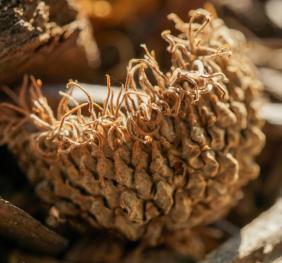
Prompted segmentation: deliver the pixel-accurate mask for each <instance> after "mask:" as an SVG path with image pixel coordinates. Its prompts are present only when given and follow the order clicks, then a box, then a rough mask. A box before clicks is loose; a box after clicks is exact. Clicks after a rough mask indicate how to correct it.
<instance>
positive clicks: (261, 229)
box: [201, 198, 282, 263]
mask: <svg viewBox="0 0 282 263" xmlns="http://www.w3.org/2000/svg"><path fill="white" fill-rule="evenodd" d="M281 218H282V198H279V199H278V200H277V201H276V203H275V204H274V205H273V206H272V207H271V208H270V209H269V210H268V211H266V212H264V213H262V214H261V215H260V216H259V217H257V218H256V219H254V220H253V221H252V222H251V223H250V224H248V225H247V226H245V227H244V228H242V229H241V231H240V233H239V234H238V235H235V236H234V237H232V238H231V239H230V240H228V241H227V242H226V243H224V244H223V245H222V246H221V247H220V248H219V249H217V250H216V251H213V252H212V253H211V254H209V255H208V256H207V258H206V260H204V261H202V262H201V263H231V262H238V263H239V262H272V260H274V258H276V259H277V258H279V257H281V256H282V220H281Z"/></svg>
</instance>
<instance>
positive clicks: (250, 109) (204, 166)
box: [0, 9, 264, 245]
mask: <svg viewBox="0 0 282 263" xmlns="http://www.w3.org/2000/svg"><path fill="white" fill-rule="evenodd" d="M189 14H190V21H189V22H188V23H185V22H183V21H182V20H181V19H180V18H179V17H178V16H177V15H175V14H171V15H169V19H171V20H173V21H174V22H175V26H176V29H177V30H178V31H179V35H177V36H174V35H172V34H171V32H170V31H165V32H163V33H162V37H163V38H164V39H165V40H166V41H167V42H168V47H167V50H168V52H169V54H170V56H171V62H172V64H171V68H170V69H169V70H168V71H167V72H165V73H164V72H163V71H162V70H161V69H160V67H159V64H158V62H157V60H156V58H155V55H154V52H149V51H148V50H147V48H146V47H145V46H144V49H145V56H144V58H142V59H132V60H131V61H130V63H129V65H128V74H127V79H126V82H125V84H124V85H123V86H122V88H121V89H120V92H119V94H118V96H117V97H116V99H113V92H112V91H111V88H110V79H109V77H108V78H107V80H108V83H107V84H108V96H107V98H106V100H105V101H104V105H103V106H100V105H99V104H97V103H95V102H94V101H93V100H92V98H91V96H90V94H89V93H88V92H87V91H86V90H85V89H84V88H83V87H81V86H80V85H79V84H77V83H75V82H70V83H68V85H67V87H68V92H67V93H62V95H63V98H62V100H61V102H60V103H59V105H58V109H57V113H56V115H55V113H54V112H53V111H52V109H51V108H50V107H49V106H48V103H47V99H46V98H45V97H44V96H43V95H42V93H41V85H42V84H41V82H40V81H39V80H35V79H34V78H32V83H31V84H30V87H28V81H27V79H25V81H24V83H23V86H22V89H21V92H20V95H19V96H18V97H16V96H15V94H10V97H12V98H14V100H15V101H16V103H15V104H9V103H2V104H1V126H0V127H1V128H0V131H1V138H2V143H6V144H8V146H9V148H10V149H11V151H12V152H13V153H14V154H15V155H17V156H18V158H19V161H20V164H21V167H22V169H23V170H25V171H26V174H27V176H28V178H29V180H30V182H31V183H32V184H33V185H34V187H35V190H36V193H37V195H38V196H39V197H40V198H41V199H42V200H43V201H44V202H46V203H48V204H49V205H50V207H51V209H50V218H49V219H50V220H49V222H53V223H54V222H65V221H66V220H67V221H68V222H72V221H77V220H80V221H81V222H82V224H83V222H85V223H87V224H89V225H91V226H92V227H93V228H95V229H106V230H112V231H114V232H118V233H121V234H122V235H124V236H125V237H126V238H128V239H130V240H143V241H146V242H147V244H151V245H155V244H158V243H161V242H165V240H166V239H167V238H170V235H171V233H172V232H173V233H175V232H176V231H180V232H181V229H191V228H193V227H195V226H198V225H203V224H207V223H210V222H213V221H215V220H217V219H218V218H220V217H222V216H223V215H224V214H225V213H226V212H227V211H228V210H229V209H230V208H231V207H232V206H233V205H234V204H236V202H237V200H238V198H240V197H241V190H240V189H241V188H242V186H244V185H245V184H246V183H247V182H248V181H250V180H252V179H254V178H256V176H257V175H258V172H259V167H258V165H257V164H256V163H255V161H254V157H255V156H256V155H257V154H258V153H259V152H260V150H261V148H262V146H263V144H264V135H263V134H262V132H261V129H260V127H261V125H262V122H261V120H260V119H259V117H258V116H257V111H256V109H255V106H254V100H255V98H256V96H258V95H259V94H260V91H261V88H262V85H261V83H260V82H259V81H258V80H257V72H256V69H255V67H254V66H253V64H252V63H251V62H250V61H249V60H248V59H247V58H246V57H245V55H244V53H243V47H244V44H245V40H244V37H243V36H242V35H241V34H240V33H239V32H236V31H233V30H230V29H228V28H227V27H226V26H225V25H224V23H223V21H222V20H221V19H219V18H212V17H211V15H210V14H209V13H208V12H207V11H205V10H203V9H198V10H195V11H191V12H190V13H189ZM75 88H77V89H80V90H82V91H83V92H84V93H85V95H86V98H87V101H86V102H84V103H79V102H78V101H77V100H76V99H75V98H74V97H73V96H72V91H73V90H74V89H75ZM28 91H29V93H28ZM8 93H11V92H8ZM70 103H72V105H74V106H70ZM85 109H86V110H88V113H85ZM51 219H52V220H51ZM187 232H189V231H187ZM174 238H175V237H174Z"/></svg>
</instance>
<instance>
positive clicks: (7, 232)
mask: <svg viewBox="0 0 282 263" xmlns="http://www.w3.org/2000/svg"><path fill="white" fill-rule="evenodd" d="M19 226H21V227H19ZM0 233H1V235H4V236H6V237H9V238H11V239H13V240H15V241H16V242H17V243H19V244H20V245H21V246H23V247H25V248H28V249H32V250H34V251H36V252H41V253H42V252H43V253H48V254H58V253H60V252H62V251H63V250H64V249H65V248H66V247H67V245H68V241H67V240H66V239H64V238H63V237H61V236H60V235H58V234H57V233H55V232H53V231H51V230H50V229H48V228H46V227H45V226H43V225H42V224H41V223H40V222H38V221H37V220H35V219H34V218H32V217H31V216H30V215H28V214H27V213H26V212H24V211H23V210H21V209H20V208H18V207H16V206H14V205H12V204H11V203H9V202H8V201H6V200H4V199H2V198H0Z"/></svg>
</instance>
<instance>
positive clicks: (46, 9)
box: [0, 0, 98, 84]
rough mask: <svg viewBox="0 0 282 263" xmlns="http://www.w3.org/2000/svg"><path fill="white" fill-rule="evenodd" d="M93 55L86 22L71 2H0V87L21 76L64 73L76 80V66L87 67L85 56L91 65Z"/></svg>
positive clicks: (56, 75) (94, 52)
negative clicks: (79, 16) (26, 74)
mask: <svg viewBox="0 0 282 263" xmlns="http://www.w3.org/2000/svg"><path fill="white" fill-rule="evenodd" d="M62 11H63V12H62ZM61 47H63V48H61ZM97 56H98V51H97V47H96V44H95V41H93V39H92V33H91V29H90V27H89V25H88V22H87V20H86V19H83V18H78V11H77V10H76V8H75V6H73V5H72V4H71V1H68V0H61V1H55V0H44V1H41V0H35V1H29V0H17V1H10V0H3V1H0V83H1V84H3V83H11V82H15V81H17V80H19V79H21V78H22V75H23V74H25V73H31V74H36V76H40V77H45V79H47V80H49V79H54V78H55V79H56V77H57V78H59V76H63V77H65V75H66V74H67V73H66V72H68V73H69V74H72V76H73V77H76V74H77V72H79V71H80V70H79V67H82V68H83V67H84V68H85V67H87V66H88V65H87V59H86V57H87V58H89V59H90V60H91V61H92V62H93V61H95V59H97ZM70 65H72V67H73V69H72V68H71V69H70V70H69V71H68V69H69V68H70ZM88 67H89V66H88ZM68 77H70V76H68ZM63 79H65V78H63Z"/></svg>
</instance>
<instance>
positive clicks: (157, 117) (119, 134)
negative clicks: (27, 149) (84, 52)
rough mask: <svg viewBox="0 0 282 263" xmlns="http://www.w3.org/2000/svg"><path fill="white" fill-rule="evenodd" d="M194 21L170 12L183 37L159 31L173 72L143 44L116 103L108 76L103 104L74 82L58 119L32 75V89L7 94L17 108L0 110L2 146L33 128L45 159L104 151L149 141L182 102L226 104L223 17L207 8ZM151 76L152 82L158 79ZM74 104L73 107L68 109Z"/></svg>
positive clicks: (226, 39) (192, 17)
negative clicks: (215, 97) (215, 99)
mask: <svg viewBox="0 0 282 263" xmlns="http://www.w3.org/2000/svg"><path fill="white" fill-rule="evenodd" d="M189 15H190V21H189V23H184V22H183V21H182V20H181V19H180V18H179V17H178V16H177V15H175V14H170V15H169V16H168V18H169V19H170V20H173V21H174V22H175V27H176V29H177V30H178V31H180V34H179V35H178V36H174V35H172V34H171V32H170V31H164V32H163V33H162V37H163V38H164V39H165V40H166V41H167V42H168V47H167V51H168V52H169V53H170V54H171V61H172V66H171V68H170V70H168V72H166V73H164V72H162V70H161V69H160V67H159V64H158V62H157V60H156V58H155V54H154V52H149V51H148V49H147V47H146V46H145V45H142V47H143V48H144V50H145V56H144V58H141V59H132V60H131V61H130V62H129V65H128V68H127V78H126V82H125V84H124V85H122V87H121V89H120V92H119V94H118V95H117V97H116V100H115V101H114V94H113V90H112V89H111V83H110V77H109V76H107V88H108V91H107V97H106V99H105V101H104V104H103V106H100V105H99V104H97V103H95V101H94V100H93V99H92V97H91V95H90V94H89V93H88V92H87V90H85V89H84V88H83V87H82V86H81V85H79V84H78V83H76V82H73V81H70V82H69V83H68V84H67V92H66V93H64V92H60V94H61V95H62V99H61V101H60V103H59V105H58V108H57V114H56V116H55V115H54V112H53V110H52V109H51V108H50V106H49V105H48V102H47V99H46V98H45V97H44V96H43V94H42V92H41V87H42V83H41V81H40V80H36V79H35V78H34V77H31V78H30V79H31V85H30V88H28V86H29V83H28V82H29V81H28V77H25V78H24V81H23V84H22V87H21V89H20V92H19V95H18V96H17V95H15V94H14V93H13V92H12V91H11V90H9V89H7V88H4V89H3V90H4V91H5V92H6V93H7V94H8V95H9V96H10V97H11V98H12V99H13V100H14V102H15V104H11V103H2V104H1V105H0V109H1V113H0V123H1V122H5V123H8V124H7V125H6V126H5V130H4V132H3V138H2V139H3V142H4V143H7V142H8V141H9V140H10V138H11V137H12V136H11V134H12V133H13V131H16V130H17V129H19V127H21V126H22V125H24V124H26V123H29V124H32V126H34V129H35V131H34V132H31V134H30V136H31V137H30V139H31V141H32V144H31V145H32V146H33V147H34V152H35V153H37V154H40V155H42V156H45V157H48V158H52V157H57V156H58V155H59V154H61V153H67V152H69V151H71V150H72V149H73V148H74V147H77V146H81V145H85V144H91V145H93V146H96V147H98V148H99V147H102V146H103V144H105V142H106V143H107V144H108V145H109V146H110V147H111V148H112V149H115V147H116V146H117V145H118V144H120V143H123V142H127V141H128V140H131V139H134V140H140V141H142V142H144V143H149V142H150V141H151V140H152V136H153V135H154V133H155V131H156V130H157V129H158V127H159V124H160V122H161V119H162V118H163V117H165V116H168V117H175V116H178V115H179V111H180V108H181V104H182V102H183V101H184V100H189V103H195V102H197V101H198V100H199V98H200V96H201V95H202V94H205V93H208V92H210V91H211V90H212V89H214V90H215V92H216V93H217V94H219V95H220V96H222V97H223V99H228V91H227V90H226V88H225V87H224V86H223V85H222V84H223V83H224V82H227V81H228V79H227V78H226V77H225V75H224V74H223V73H222V71H221V67H220V65H219V64H218V59H222V58H228V57H229V56H230V55H231V51H230V48H229V46H228V43H229V38H230V35H228V34H229V31H228V30H226V27H225V26H224V24H223V23H222V21H221V20H220V19H212V18H211V15H210V14H209V13H208V12H207V11H206V10H204V9H198V10H195V11H194V10H193V11H191V12H190V13H189ZM221 62H222V61H221ZM221 62H220V63H221ZM207 67H208V68H209V72H208V70H207ZM149 76H150V77H151V76H153V80H151V78H150V77H149ZM184 82H185V83H184ZM75 88H78V89H80V90H81V91H82V92H84V94H85V96H86V98H87V101H86V102H84V103H79V102H78V101H77V100H76V99H75V98H74V97H73V96H72V92H73V90H74V89H75ZM28 90H29V91H28ZM28 92H29V93H28ZM28 96H30V98H29V100H27V97H28ZM70 102H71V103H72V104H74V105H75V106H74V107H70V106H69V103H70ZM85 107H87V108H88V112H89V114H87V115H85V114H82V109H83V108H85ZM122 108H123V109H124V110H122ZM11 116H14V117H12V118H11ZM19 116H21V120H20V121H18V120H19ZM49 144H50V145H51V146H50V147H49V146H48V145H49ZM54 145H55V146H56V147H54Z"/></svg>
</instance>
